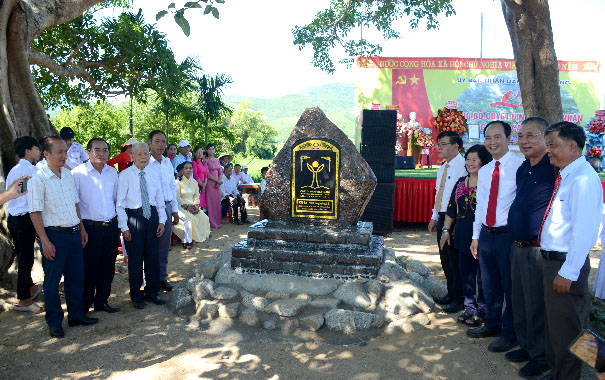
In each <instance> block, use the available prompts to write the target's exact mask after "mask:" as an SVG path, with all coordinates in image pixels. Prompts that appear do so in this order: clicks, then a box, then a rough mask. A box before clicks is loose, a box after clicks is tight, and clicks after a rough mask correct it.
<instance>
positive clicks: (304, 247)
mask: <svg viewBox="0 0 605 380" xmlns="http://www.w3.org/2000/svg"><path fill="white" fill-rule="evenodd" d="M247 242H248V247H259V248H272V249H290V250H298V251H309V252H316V251H323V252H334V253H343V254H345V253H348V254H353V255H359V254H364V253H366V252H367V251H368V249H369V248H370V245H368V244H366V245H361V244H334V243H310V242H302V241H287V240H274V239H262V240H259V239H254V238H248V240H247Z"/></svg>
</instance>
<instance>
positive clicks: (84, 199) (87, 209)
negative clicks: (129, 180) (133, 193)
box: [71, 161, 118, 222]
mask: <svg viewBox="0 0 605 380" xmlns="http://www.w3.org/2000/svg"><path fill="white" fill-rule="evenodd" d="M71 174H72V175H73V176H74V182H75V183H76V189H77V190H78V196H79V198H80V204H79V206H80V216H81V217H82V219H88V220H94V221H96V222H107V221H110V220H112V219H113V218H114V217H115V216H116V199H117V196H118V173H117V172H116V169H114V168H112V167H111V166H108V165H105V166H104V167H103V169H102V170H101V173H99V172H98V171H97V169H95V168H94V167H93V166H92V164H91V163H90V161H88V162H85V163H83V164H82V165H78V166H76V167H75V168H74V169H73V170H72V171H71Z"/></svg>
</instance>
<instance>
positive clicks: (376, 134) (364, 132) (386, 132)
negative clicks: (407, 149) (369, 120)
mask: <svg viewBox="0 0 605 380" xmlns="http://www.w3.org/2000/svg"><path fill="white" fill-rule="evenodd" d="M396 132H397V128H396V126H395V125H393V126H392V127H374V128H365V127H364V128H362V129H361V144H362V145H389V146H395V144H396V143H397V133H396Z"/></svg>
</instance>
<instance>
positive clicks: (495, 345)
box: [487, 336, 519, 352]
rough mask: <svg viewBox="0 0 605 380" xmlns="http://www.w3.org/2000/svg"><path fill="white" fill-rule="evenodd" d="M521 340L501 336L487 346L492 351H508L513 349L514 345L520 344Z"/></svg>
mask: <svg viewBox="0 0 605 380" xmlns="http://www.w3.org/2000/svg"><path fill="white" fill-rule="evenodd" d="M518 345H519V342H517V340H516V339H515V340H510V339H508V338H505V337H503V336H501V337H500V338H498V339H496V340H494V341H493V342H491V343H490V345H489V346H487V349H488V350H490V351H491V352H506V351H510V350H511V349H513V347H515V346H518Z"/></svg>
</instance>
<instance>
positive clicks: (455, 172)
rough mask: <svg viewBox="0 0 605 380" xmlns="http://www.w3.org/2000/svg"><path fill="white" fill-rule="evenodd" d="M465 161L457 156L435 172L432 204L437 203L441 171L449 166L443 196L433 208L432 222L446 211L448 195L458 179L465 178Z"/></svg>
mask: <svg viewBox="0 0 605 380" xmlns="http://www.w3.org/2000/svg"><path fill="white" fill-rule="evenodd" d="M465 163H466V160H465V159H464V157H462V156H461V155H459V154H457V155H456V157H454V158H452V160H451V161H450V162H446V163H445V164H443V165H441V166H440V167H439V170H438V171H437V182H436V183H435V190H436V191H437V192H436V193H435V200H434V201H433V204H434V203H435V202H436V201H437V195H438V194H439V187H440V186H441V177H442V176H443V171H444V170H445V165H449V167H448V168H447V177H446V178H445V187H444V188H443V196H442V198H441V204H440V205H435V204H434V206H433V215H432V216H431V219H432V220H437V219H438V218H439V215H438V213H439V212H445V211H446V210H447V204H448V202H449V201H450V195H451V194H452V190H453V189H454V185H455V184H456V182H457V181H458V180H459V179H460V177H463V176H465V175H466V174H467V173H466V167H465V165H464V164H465Z"/></svg>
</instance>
